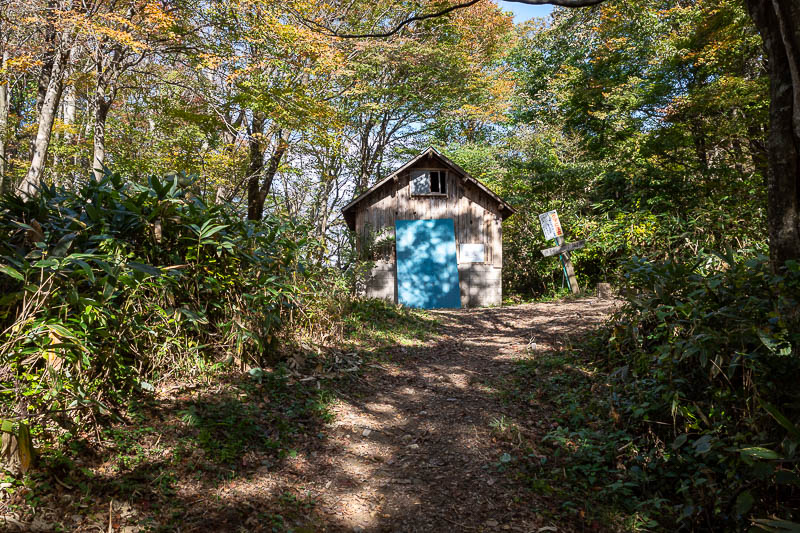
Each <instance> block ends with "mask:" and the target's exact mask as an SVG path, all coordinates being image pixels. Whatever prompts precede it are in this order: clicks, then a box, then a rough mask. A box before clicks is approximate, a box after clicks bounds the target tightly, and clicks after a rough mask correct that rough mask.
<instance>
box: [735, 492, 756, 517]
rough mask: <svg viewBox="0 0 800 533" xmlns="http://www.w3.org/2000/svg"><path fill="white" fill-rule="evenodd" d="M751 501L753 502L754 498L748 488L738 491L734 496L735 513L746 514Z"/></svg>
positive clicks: (751, 503)
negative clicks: (737, 494)
mask: <svg viewBox="0 0 800 533" xmlns="http://www.w3.org/2000/svg"><path fill="white" fill-rule="evenodd" d="M753 503H755V498H753V495H752V494H750V491H749V490H746V491H744V492H742V493H740V494H739V496H737V497H736V514H738V515H739V516H743V515H745V514H747V512H748V511H749V510H750V509H752V508H753Z"/></svg>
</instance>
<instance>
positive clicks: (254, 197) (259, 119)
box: [247, 112, 265, 220]
mask: <svg viewBox="0 0 800 533" xmlns="http://www.w3.org/2000/svg"><path fill="white" fill-rule="evenodd" d="M264 122H265V120H264V117H263V116H262V115H261V114H260V113H257V112H254V113H253V120H252V121H251V122H250V140H249V141H248V148H249V151H250V164H249V165H248V166H247V218H248V219H249V220H261V215H262V213H263V211H262V209H263V205H262V206H261V207H259V204H258V192H259V188H260V187H259V186H260V185H261V172H262V171H263V170H264V147H263V143H262V142H261V141H262V139H263V135H264Z"/></svg>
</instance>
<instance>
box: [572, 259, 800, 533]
mask: <svg viewBox="0 0 800 533" xmlns="http://www.w3.org/2000/svg"><path fill="white" fill-rule="evenodd" d="M719 257H721V258H722V259H723V262H722V264H721V268H720V269H717V270H714V271H705V270H704V269H703V268H702V266H703V265H707V264H709V263H711V262H712V261H713V259H714V258H710V257H702V258H699V259H698V260H697V261H696V262H694V263H691V264H686V263H676V262H664V263H651V262H647V261H642V260H635V261H634V262H633V263H632V264H631V265H630V266H629V268H628V274H627V276H628V281H629V284H630V286H632V287H636V288H638V289H639V290H640V292H639V293H638V294H637V295H635V296H631V297H630V298H629V299H628V302H627V304H626V305H625V306H624V307H623V308H622V309H621V310H620V311H619V312H618V313H617V314H616V316H615V317H614V318H613V319H612V321H611V323H610V326H609V327H608V328H607V329H606V330H605V331H604V332H603V333H602V334H601V335H599V336H597V337H596V338H594V339H593V340H592V341H591V343H592V345H591V347H592V349H593V353H594V354H595V357H596V358H597V359H598V361H599V362H600V363H601V364H602V365H604V366H605V367H606V368H607V369H608V371H609V372H610V377H611V383H610V384H611V391H610V396H609V403H610V404H611V405H610V408H611V412H612V413H615V414H619V416H620V419H619V420H620V423H621V425H622V426H623V427H624V429H625V431H626V432H627V433H628V435H633V436H635V437H628V436H626V437H625V438H626V439H627V438H631V439H633V443H634V446H632V447H631V449H636V450H637V453H635V454H633V456H631V457H628V458H627V459H625V458H624V457H623V456H622V455H620V457H619V458H617V460H618V461H620V462H622V463H624V464H623V465H622V466H619V465H616V466H613V467H612V468H613V470H615V471H617V472H619V474H620V476H622V478H621V479H620V480H619V481H618V482H617V483H618V484H620V486H624V487H625V491H626V493H625V494H621V496H623V497H626V498H627V495H628V494H630V493H631V491H632V490H633V491H634V492H635V493H636V494H637V496H638V498H639V499H640V500H648V501H650V502H659V505H660V502H664V501H667V502H669V503H670V506H669V507H667V508H660V509H659V510H656V511H655V512H654V514H655V516H657V517H659V520H660V521H662V523H663V522H685V523H691V524H694V526H695V527H697V526H702V527H713V528H715V529H740V528H742V527H744V525H745V524H746V523H747V521H748V519H759V518H761V519H765V518H766V516H767V515H768V514H769V515H773V519H775V520H793V519H795V520H796V519H797V518H798V516H797V515H796V509H797V508H798V503H800V476H798V474H799V473H800V470H799V469H798V461H797V459H798V455H797V446H798V443H800V430H798V425H800V424H799V423H798V422H800V388H798V387H797V376H798V375H800V357H798V352H797V349H798V345H800V307H798V305H800V265H798V264H797V263H796V262H789V263H787V265H786V266H785V268H783V269H782V270H781V271H780V272H779V273H773V272H772V271H771V270H770V269H769V267H768V265H767V261H766V258H765V257H758V258H755V259H750V260H747V261H739V262H737V261H734V260H733V259H732V258H731V257H722V256H719ZM624 440H625V439H622V440H621V441H620V442H622V441H624ZM576 460H578V461H579V459H576ZM629 482H630V484H629ZM631 487H634V488H633V489H632V488H631ZM793 509H794V510H793ZM650 511H651V512H653V511H654V509H653V508H651V509H650ZM775 524H778V522H777V521H776V522H775V523H774V524H773V525H775Z"/></svg>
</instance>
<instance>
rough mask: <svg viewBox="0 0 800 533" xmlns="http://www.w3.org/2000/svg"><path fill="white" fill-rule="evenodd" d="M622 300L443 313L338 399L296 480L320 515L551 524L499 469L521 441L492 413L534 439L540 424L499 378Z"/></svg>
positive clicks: (427, 527)
mask: <svg viewBox="0 0 800 533" xmlns="http://www.w3.org/2000/svg"><path fill="white" fill-rule="evenodd" d="M613 305H614V303H613V302H611V301H608V300H598V299H593V298H587V299H582V300H579V301H570V302H555V303H542V304H532V305H521V306H516V307H504V308H493V309H480V310H459V311H439V312H436V315H437V316H438V317H439V318H440V320H441V321H442V323H443V327H442V330H443V335H442V336H440V337H438V338H437V339H436V340H435V341H432V342H430V343H428V344H427V345H426V346H424V347H422V348H414V349H406V348H398V349H397V351H396V352H395V353H393V354H392V358H391V362H390V363H384V364H382V365H380V366H381V368H375V369H373V370H371V371H369V372H368V373H367V374H366V376H364V378H363V379H362V380H360V381H359V383H358V384H357V385H356V386H355V387H354V389H353V390H351V391H349V392H348V394H347V400H346V401H343V402H341V403H340V404H339V405H338V406H337V408H336V421H335V422H334V423H333V425H334V428H335V429H334V431H333V432H332V434H331V435H330V439H329V441H328V443H329V444H328V447H327V449H326V450H325V451H324V452H322V450H320V452H317V454H316V457H312V458H308V459H309V461H308V464H306V465H305V468H301V469H300V470H301V471H303V474H302V475H301V476H300V478H299V479H297V480H296V482H301V483H303V484H304V486H305V488H306V490H308V491H310V493H311V495H312V496H313V497H314V498H315V500H316V501H317V510H318V511H319V512H321V513H322V516H324V517H325V518H324V519H323V522H324V524H320V525H323V526H324V527H325V528H326V529H330V530H345V531H348V530H349V531H397V532H423V531H425V532H428V531H447V530H454V531H473V530H474V531H494V530H499V531H537V530H539V528H541V527H545V529H544V530H545V531H547V530H548V529H547V527H546V526H548V523H547V522H546V521H545V520H543V519H541V518H539V517H538V515H537V513H536V512H535V511H534V510H533V509H534V508H535V507H536V505H535V503H536V502H535V501H534V500H535V499H536V495H535V494H532V493H531V492H530V491H529V490H527V489H525V488H524V487H523V486H522V485H521V483H518V482H514V481H512V480H510V479H508V476H506V475H504V474H503V473H501V472H498V467H499V466H501V465H502V461H501V457H502V456H503V454H504V453H507V452H511V451H513V445H512V444H511V443H508V442H503V441H502V440H500V441H499V440H498V439H495V438H494V435H493V432H492V425H493V422H494V425H495V427H496V426H497V425H498V424H502V417H513V418H514V423H515V424H516V425H517V427H518V428H519V429H520V431H522V432H523V433H525V434H527V436H528V437H532V438H534V440H535V436H536V432H537V430H536V429H534V428H533V427H532V426H529V425H528V423H530V422H532V421H531V420H520V419H519V417H518V416H517V417H515V416H514V414H513V413H511V412H510V409H509V407H508V406H506V405H504V403H503V402H502V399H501V398H500V397H499V396H498V395H497V394H495V388H494V387H495V386H496V384H497V383H498V381H500V380H503V379H506V377H507V374H508V373H509V372H511V371H512V363H513V362H514V361H515V360H516V359H518V358H520V357H529V356H530V355H529V354H535V353H536V351H540V350H546V349H550V348H554V347H556V346H557V345H558V344H559V342H560V340H561V339H563V336H564V335H567V334H574V333H576V332H579V331H581V330H586V329H587V328H590V327H592V326H594V325H596V324H598V323H599V322H601V321H602V320H603V319H604V318H605V317H606V316H607V315H608V314H609V313H610V312H611V310H612V308H613ZM535 415H536V409H535V407H532V408H531V409H530V416H535ZM498 420H501V421H500V422H498ZM550 530H551V531H552V529H550Z"/></svg>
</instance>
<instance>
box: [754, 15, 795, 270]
mask: <svg viewBox="0 0 800 533" xmlns="http://www.w3.org/2000/svg"><path fill="white" fill-rule="evenodd" d="M746 3H747V9H748V11H749V12H750V16H751V17H752V19H753V21H754V22H755V25H756V27H757V28H758V31H759V33H760V34H761V38H762V39H763V41H764V51H765V54H766V57H767V69H768V73H769V79H770V91H769V95H770V108H769V134H768V137H767V152H768V169H767V196H768V201H767V203H768V205H767V219H768V226H769V248H770V261H771V263H772V266H773V268H778V267H780V266H782V265H783V264H784V263H785V262H786V261H787V260H789V259H795V260H796V259H800V211H799V209H800V47H798V43H800V4H798V2H796V1H790V0H746Z"/></svg>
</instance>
